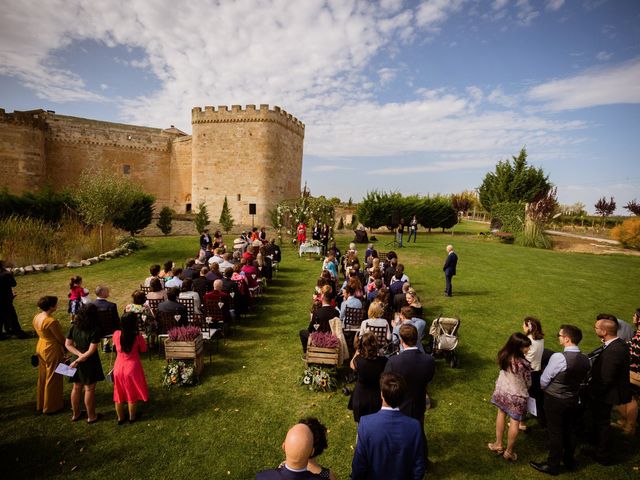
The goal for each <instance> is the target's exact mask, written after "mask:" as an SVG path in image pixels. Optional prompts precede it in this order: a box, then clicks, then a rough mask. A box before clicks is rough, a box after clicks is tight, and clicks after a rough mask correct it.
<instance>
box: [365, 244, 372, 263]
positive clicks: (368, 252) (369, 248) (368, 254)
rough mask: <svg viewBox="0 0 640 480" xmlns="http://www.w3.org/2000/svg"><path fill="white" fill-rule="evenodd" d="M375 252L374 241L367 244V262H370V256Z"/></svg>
mask: <svg viewBox="0 0 640 480" xmlns="http://www.w3.org/2000/svg"><path fill="white" fill-rule="evenodd" d="M373 252H375V250H374V248H373V243H370V244H369V245H367V250H366V251H365V252H364V261H365V262H369V257H371V254H372V253H373Z"/></svg>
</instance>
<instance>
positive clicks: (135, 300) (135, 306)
mask: <svg viewBox="0 0 640 480" xmlns="http://www.w3.org/2000/svg"><path fill="white" fill-rule="evenodd" d="M156 280H158V279H157V278H156ZM159 281H160V280H158V282H159ZM131 298H132V302H131V303H129V304H128V305H125V307H124V312H123V315H124V313H135V314H136V315H140V319H141V320H142V319H143V317H142V316H143V315H145V316H146V318H145V319H144V331H145V333H146V335H147V340H148V341H149V344H150V345H151V344H152V343H153V342H154V340H155V333H156V328H157V325H158V324H157V322H156V321H155V319H154V315H153V311H152V310H151V308H149V304H148V303H146V300H147V297H146V295H145V294H144V292H143V291H142V290H135V291H134V292H133V293H132V294H131Z"/></svg>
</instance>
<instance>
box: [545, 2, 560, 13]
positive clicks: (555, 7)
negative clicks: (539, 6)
mask: <svg viewBox="0 0 640 480" xmlns="http://www.w3.org/2000/svg"><path fill="white" fill-rule="evenodd" d="M563 5H564V0H547V10H551V11H554V12H555V11H556V10H560V8H561V7H562V6H563Z"/></svg>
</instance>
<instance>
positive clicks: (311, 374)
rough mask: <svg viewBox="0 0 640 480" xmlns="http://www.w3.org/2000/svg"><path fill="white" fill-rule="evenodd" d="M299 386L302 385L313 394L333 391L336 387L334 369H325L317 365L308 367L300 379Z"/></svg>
mask: <svg viewBox="0 0 640 480" xmlns="http://www.w3.org/2000/svg"><path fill="white" fill-rule="evenodd" d="M332 370H333V371H332ZM300 385H304V386H306V387H307V388H309V390H311V391H314V392H331V391H334V390H335V389H336V388H337V386H338V382H337V380H336V377H335V369H325V368H322V367H320V366H318V365H308V366H307V368H306V369H305V370H304V373H303V374H302V377H301V378H300Z"/></svg>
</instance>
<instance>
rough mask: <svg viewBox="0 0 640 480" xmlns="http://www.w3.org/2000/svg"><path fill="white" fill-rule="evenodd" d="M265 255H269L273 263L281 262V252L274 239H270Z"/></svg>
mask: <svg viewBox="0 0 640 480" xmlns="http://www.w3.org/2000/svg"><path fill="white" fill-rule="evenodd" d="M267 255H271V256H272V257H273V261H274V262H280V261H281V260H282V252H281V250H280V247H279V246H278V245H276V239H275V238H274V239H272V240H271V242H269V245H268V246H267Z"/></svg>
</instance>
